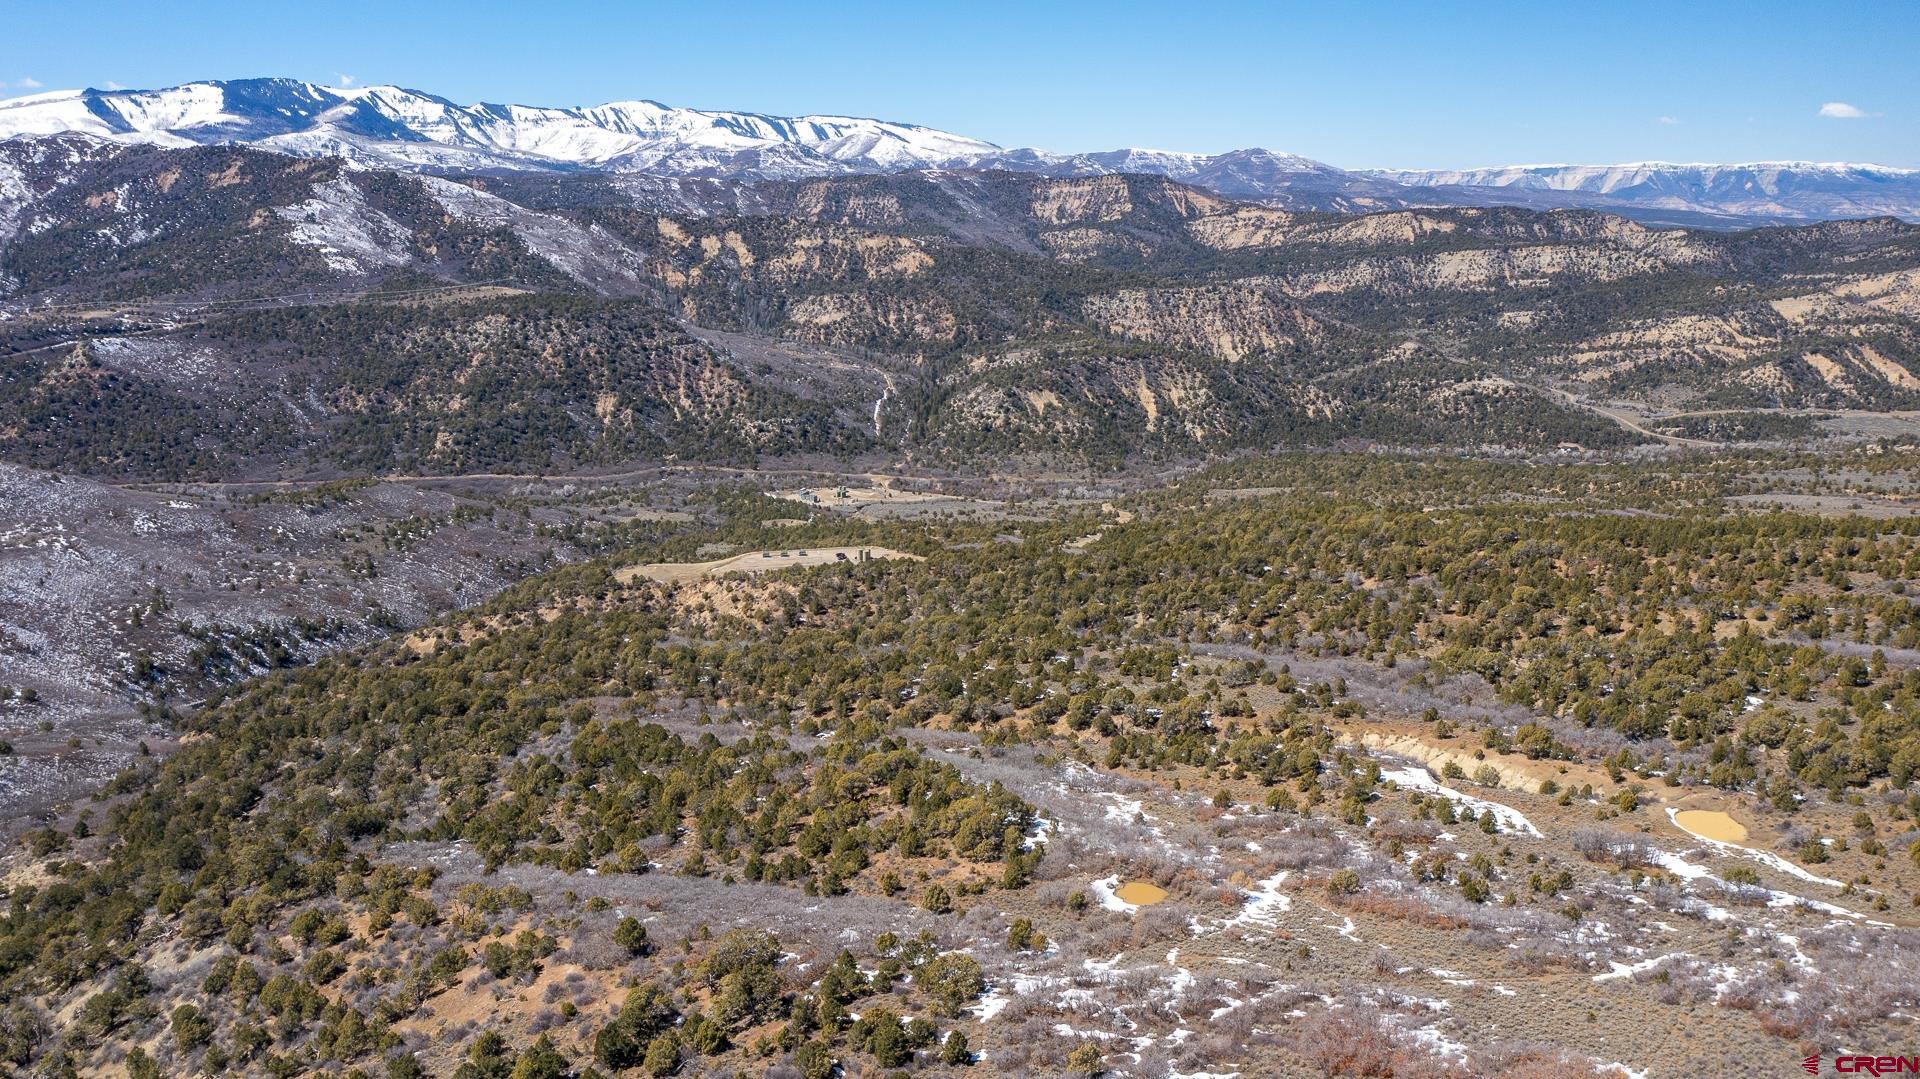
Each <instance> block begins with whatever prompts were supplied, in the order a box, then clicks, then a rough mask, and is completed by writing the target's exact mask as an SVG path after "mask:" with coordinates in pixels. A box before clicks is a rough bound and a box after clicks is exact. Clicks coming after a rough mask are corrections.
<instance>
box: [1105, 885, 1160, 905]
mask: <svg viewBox="0 0 1920 1079" xmlns="http://www.w3.org/2000/svg"><path fill="white" fill-rule="evenodd" d="M1113 894H1114V897H1115V898H1116V899H1118V900H1120V902H1122V903H1130V904H1132V905H1133V906H1136V907H1150V906H1152V905H1154V904H1155V903H1158V902H1160V901H1161V900H1163V899H1165V898H1166V897H1167V890H1166V889H1165V888H1162V887H1160V886H1159V885H1157V884H1148V883H1147V882H1146V881H1144V880H1130V881H1128V882H1126V883H1125V884H1122V885H1121V886H1120V887H1118V888H1115V889H1114V890H1113Z"/></svg>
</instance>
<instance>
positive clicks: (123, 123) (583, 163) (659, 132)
mask: <svg viewBox="0 0 1920 1079" xmlns="http://www.w3.org/2000/svg"><path fill="white" fill-rule="evenodd" d="M67 131H70V132H80V133H83V134H88V135H93V136H96V137H99V138H104V139H111V140H114V141H118V142H145V143H157V144H160V145H167V146H183V145H191V144H195V143H224V142H244V143H249V144H252V145H255V146H259V147H262V148H264V149H272V150H279V151H282V152H285V153H292V154H304V155H322V154H329V155H332V154H337V155H340V156H344V157H347V158H349V159H352V160H358V161H361V162H364V163H369V164H383V165H395V166H401V167H410V168H436V169H542V170H547V169H582V168H587V169H604V170H609V171H618V172H664V173H672V174H677V175H730V176H766V175H771V176H779V175H821V174H826V175H831V174H836V173H847V172H872V171H887V172H891V171H897V170H901V169H913V168H927V167H931V166H938V165H945V164H948V163H951V162H953V161H955V160H961V159H967V158H976V157H982V156H986V155H989V154H992V153H995V152H997V151H998V150H999V147H997V146H995V145H993V144H992V143H988V142H982V141H980V140H979V139H970V138H966V137H964V136H960V135H951V134H948V133H946V132H944V131H935V130H933V129H932V128H926V127H918V126H915V125H913V124H894V123H886V122H883V121H879V120H867V119H861V118H857V117H848V116H801V117H794V118H786V117H778V116H762V115H759V114H756V113H743V112H705V111H701V110H696V109H676V108H670V107H668V106H665V105H661V104H658V103H656V102H652V101H616V102H610V103H607V104H604V105H597V106H594V107H592V108H573V109H560V108H534V107H529V106H525V105H492V104H479V105H459V104H456V103H454V102H452V101H449V100H447V99H446V98H442V97H436V96H434V95H432V94H426V93H421V92H419V91H416V90H406V89H401V88H400V87H396V86H368V87H355V88H341V87H331V86H316V85H314V84H312V83H304V82H295V81H293V80H289V79H241V80H236V81H232V82H200V83H189V84H187V85H185V86H176V87H173V88H171V89H166V90H68V91H58V92H53V93H42V94H34V95H31V96H28V97H22V98H14V99H12V100H7V101H0V138H7V137H9V136H15V135H45V134H53V133H56V132H67Z"/></svg>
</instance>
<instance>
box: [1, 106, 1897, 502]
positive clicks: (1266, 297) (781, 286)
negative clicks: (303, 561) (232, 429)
mask: <svg viewBox="0 0 1920 1079" xmlns="http://www.w3.org/2000/svg"><path fill="white" fill-rule="evenodd" d="M7 145H8V147H9V151H8V154H7V156H6V158H5V160H6V161H7V162H8V163H9V168H10V170H11V171H9V172H7V173H6V174H5V175H6V176H7V177H8V180H7V182H6V184H5V190H6V191H7V192H9V194H8V195H7V198H8V199H9V201H8V203H7V206H8V207H9V210H8V214H9V220H10V221H12V222H13V232H12V234H11V235H10V236H9V237H8V238H7V239H6V240H5V241H4V243H0V273H4V278H0V289H4V291H5V295H6V297H7V299H6V304H7V310H8V312H9V314H10V315H11V322H10V324H9V325H8V327H7V330H6V333H7V335H8V338H9V340H10V341H11V342H13V343H14V345H15V346H16V347H32V346H34V345H36V344H42V343H47V342H50V341H55V340H60V339H61V338H60V334H61V333H62V332H65V331H63V330H62V327H66V328H67V329H68V330H71V329H72V328H73V327H74V326H76V325H91V326H92V327H93V328H94V329H95V330H96V332H97V331H98V329H99V328H100V324H101V323H102V322H103V320H104V322H105V323H106V328H109V329H111V330H113V331H114V332H115V333H117V334H120V335H121V336H126V335H127V334H129V333H131V334H133V335H135V336H134V337H129V338H128V339H129V340H135V339H138V340H141V341H143V342H151V343H142V344H140V345H138V346H137V347H133V348H131V349H129V350H123V351H122V352H120V353H111V350H109V353H101V352H100V351H99V350H98V349H95V350H92V351H90V352H86V353H84V355H83V356H82V357H81V358H82V359H85V361H86V362H85V363H82V362H80V360H79V359H76V358H75V356H73V355H68V354H62V353H59V352H53V353H47V354H35V358H34V359H33V360H32V361H31V363H30V364H29V365H28V366H27V367H26V368H24V369H23V370H25V371H26V372H27V377H25V378H22V379H19V380H16V381H15V382H14V383H12V384H10V385H11V388H10V389H9V390H8V391H7V392H6V393H5V394H0V398H4V401H0V404H3V405H4V407H5V408H6V409H8V410H9V411H8V412H7V413H6V416H5V417H4V418H5V419H6V420H7V424H8V426H7V429H8V430H10V431H12V432H13V434H12V435H11V436H10V437H13V438H15V439H16V440H17V441H16V445H17V447H19V448H18V452H20V453H28V454H32V453H38V452H39V451H38V450H31V449H30V448H29V443H30V442H31V439H30V438H29V437H28V436H27V435H25V434H23V433H22V432H26V431H29V430H31V429H33V425H34V424H36V423H40V422H42V421H44V420H46V419H48V418H49V417H51V416H52V415H54V414H55V413H57V412H59V411H60V410H61V409H66V408H72V407H77V406H76V404H75V402H77V401H79V400H81V398H82V397H84V396H88V395H92V396H93V397H94V398H97V399H98V400H99V401H101V402H103V403H104V407H105V410H106V411H105V413H104V414H106V415H115V416H120V417H122V418H123V419H124V418H128V417H141V418H142V419H141V420H140V422H141V423H148V422H157V423H161V424H162V425H163V426H164V425H165V424H166V423H169V422H174V421H168V420H162V419H155V417H162V416H175V417H180V418H179V419H178V421H177V423H176V424H175V425H176V426H177V427H179V430H178V431H175V432H173V435H174V436H177V437H174V438H172V439H171V441H169V440H163V441H164V442H168V443H169V444H172V443H173V442H177V441H178V439H179V438H184V439H186V443H190V444H193V445H195V446H197V447H199V448H198V449H197V450H196V451H195V452H194V453H185V452H183V451H180V450H178V449H167V448H164V447H161V448H156V447H154V446H148V447H146V448H144V449H140V450H137V451H136V450H135V449H132V448H129V447H127V446H124V445H119V444H118V443H112V444H111V445H109V446H108V447H107V448H105V449H103V450H102V451H101V452H100V453H96V454H95V455H94V457H93V458H91V459H92V460H95V461H96V462H100V461H110V462H114V464H113V465H112V467H113V468H116V469H125V468H136V469H137V467H138V462H139V461H140V460H143V459H145V458H147V457H152V458H153V459H154V460H160V461H167V462H172V464H169V465H167V466H165V467H176V466H179V467H185V466H181V465H180V462H181V461H183V460H191V461H196V462H199V463H198V464H195V465H193V466H192V467H211V466H209V465H207V464H206V462H207V461H208V460H213V459H215V458H218V457H219V453H220V450H221V444H222V443H227V442H233V443H237V442H239V441H242V440H241V439H239V438H238V436H237V435H233V434H226V435H223V434H221V431H222V430H223V429H224V426H225V425H233V424H240V421H241V417H254V419H253V420H250V421H248V422H247V423H246V424H242V425H241V427H242V429H245V430H247V431H250V432H253V434H251V435H249V436H248V439H249V440H250V441H247V445H249V446H252V447H255V449H252V450H248V451H247V452H248V453H250V454H251V453H254V452H255V450H259V449H260V448H261V447H268V448H272V449H271V452H267V450H260V452H266V453H267V456H268V457H269V458H271V457H272V455H273V454H274V453H279V454H281V459H283V460H284V461H287V462H292V461H295V460H297V459H299V456H300V454H302V453H305V452H307V450H306V449H305V448H304V447H306V446H308V445H309V444H310V443H313V442H314V440H317V439H319V438H320V437H321V434H322V433H323V432H337V431H340V430H349V431H356V432H359V433H360V436H363V437H359V438H358V441H355V440H354V439H349V443H351V444H352V445H353V446H357V447H359V448H358V449H351V450H349V451H347V458H342V460H345V459H349V458H352V455H353V454H354V453H358V452H361V450H362V449H364V448H365V447H366V446H371V445H373V444H374V443H375V442H376V441H377V440H378V439H380V438H387V439H392V440H395V441H396V444H397V445H401V446H403V447H404V448H403V449H401V450H398V451H395V452H397V453H400V454H401V455H402V457H404V459H405V461H407V462H408V463H409V464H410V465H418V466H419V467H426V468H445V469H454V468H462V467H469V466H474V465H476V464H477V463H479V462H482V461H498V460H511V461H517V462H520V463H522V464H529V465H531V464H533V463H534V462H533V461H532V460H531V459H530V458H527V457H524V456H522V453H523V450H524V447H526V446H530V445H533V444H535V443H537V442H538V441H539V440H540V439H542V438H546V439H549V440H552V441H553V443H554V445H557V446H560V447H562V449H561V450H559V451H558V456H557V457H552V458H549V462H550V463H551V462H552V461H555V460H559V461H575V462H578V461H603V460H613V459H616V458H618V457H620V456H622V455H635V454H639V455H646V454H663V453H685V452H694V453H705V454H711V455H722V456H725V455H740V454H747V455H754V454H767V453H772V454H783V453H796V452H816V451H826V452H849V451H856V450H859V449H860V448H862V447H867V446H872V445H874V444H873V442H872V439H873V434H872V432H873V431H874V430H875V429H880V430H882V431H884V432H886V434H885V436H884V438H883V439H882V444H881V446H880V447H879V448H884V449H886V450H887V451H889V452H908V453H920V454H925V453H931V454H936V455H945V456H968V455H971V456H980V455H987V456H991V455H994V454H999V453H1044V454H1054V455H1067V456H1079V457H1087V458H1098V459H1103V460H1112V459H1120V458H1124V457H1127V456H1129V455H1131V454H1137V453H1152V454H1193V453H1211V452H1215V451H1220V450H1226V449H1232V448H1234V447H1239V446H1263V445H1272V444H1296V443H1303V442H1304V443H1312V442H1323V441H1329V440H1333V439H1337V438H1340V437H1345V436H1349V435H1357V436H1362V437H1369V438H1382V439H1386V440H1391V441H1400V442H1410V443H1419V444H1432V443H1474V444H1477V443H1480V442H1489V441H1491V442H1501V441H1508V440H1512V441H1518V442H1521V443H1528V444H1538V443H1542V442H1545V443H1555V442H1563V441H1571V442H1581V443H1583V444H1595V443H1606V442H1614V441H1620V440H1633V439H1635V438H1640V437H1644V435H1642V434H1640V433H1637V432H1634V431H1633V430H1631V429H1630V428H1623V427H1621V426H1618V425H1615V424H1613V423H1611V422H1609V421H1607V420H1605V419H1604V418H1602V417H1600V416H1598V415H1596V414H1593V413H1590V412H1587V411H1582V410H1581V409H1579V408H1576V407H1571V406H1570V405H1569V404H1568V402H1567V399H1566V398H1565V397H1564V396H1563V395H1562V393H1561V391H1570V392H1573V393H1575V394H1576V395H1587V396H1592V397H1596V398H1598V397H1624V398H1625V399H1629V400H1634V399H1638V400H1642V401H1644V402H1646V403H1648V404H1650V405H1657V406H1660V407H1665V408H1690V409H1709V410H1711V409H1736V408H1756V407H1760V408H1781V407H1788V408H1791V407H1821V408H1828V407H1865V408H1894V407H1910V406H1913V405H1916V404H1920V337H1917V336H1916V324H1917V323H1916V319H1917V318H1920V312H1917V311H1916V299H1915V296H1916V285H1915V280H1916V273H1917V272H1920V270H1917V269H1916V268H1920V229H1916V228H1914V227H1912V226H1907V225H1902V224H1900V223H1897V222H1892V221H1878V222H1856V223H1832V224H1826V225H1819V226H1813V227H1809V228H1806V229H1787V230H1778V229H1776V230H1763V231H1757V232H1749V233H1712V232H1690V231H1687V230H1655V229H1649V228H1646V227H1644V226H1641V225H1637V224H1635V223H1633V222H1630V221H1627V220H1624V219H1621V218H1618V217H1612V216H1609V215H1606V214H1600V213H1594V212H1590V211H1558V212H1553V213H1537V212H1533V211H1527V210H1516V209H1441V210H1395V211H1390V212H1385V213H1377V214H1363V215H1354V214H1327V213H1300V212H1294V211H1287V210H1280V209H1276V208H1273V207H1268V206H1254V205H1249V204H1245V203H1237V202H1233V201H1230V200H1226V199H1222V198H1220V197H1218V196H1216V195H1214V194H1211V193H1209V192H1205V191H1201V190H1197V189H1194V188H1191V187H1187V186H1184V185H1181V184H1178V183H1175V182H1173V181H1170V180H1167V179H1163V178H1156V177H1146V176H1111V175H1095V176H1065V177H1044V176H1032V175H1011V174H1007V173H991V172H989V173H973V172H958V173H905V174H901V175H892V176H861V177H851V178H846V179H835V180H809V181H805V182H779V183H769V184H761V185H710V186H691V187H680V188H677V189H675V190H673V191H672V192H663V190H662V189H660V188H658V187H655V186H649V185H639V186H635V185H633V184H628V183H625V182H614V181H611V180H606V179H596V178H575V177H562V178H554V179H551V180H549V181H544V182H536V181H535V180H533V179H531V178H529V177H526V176H514V177H480V176H474V177H463V178H455V179H449V178H443V177H435V176H420V175H415V174H410V173H396V172H387V171H382V170H369V169H346V168H343V167H342V166H341V165H340V164H339V163H338V162H335V161H329V160H325V159H307V158H294V157H287V156H284V155H276V154H269V153H263V152H261V151H257V150H251V149H245V148H239V147H230V146H203V147H190V148H185V149H175V150H165V149H153V148H144V147H132V148H121V149H115V150H112V151H99V150H98V148H97V147H95V146H93V145H92V144H86V143H74V142H70V141H68V142H55V143H50V144H47V145H45V146H41V147H40V148H39V149H38V150H37V151H36V153H37V155H38V156H35V155H31V154H23V153H22V151H21V145H23V144H11V143H10V144H7ZM36 145H37V144H36ZM448 290H453V291H448ZM517 293H532V294H535V298H532V299H529V298H518V299H516V298H514V295H513V294H517ZM592 294H598V295H599V296H600V297H601V299H598V300H594V301H591V302H588V301H586V300H568V301H566V302H560V298H562V297H566V296H576V297H584V296H589V295H592ZM444 299H451V300H456V301H459V302H454V303H444V302H441V301H442V300H444ZM316 304H318V305H320V306H319V307H317V308H316V307H315V306H314V305H316ZM49 305H52V306H49ZM286 308H290V309H294V310H300V311H307V312H314V311H326V312H333V313H334V314H330V315H328V316H327V317H321V316H320V315H318V314H309V315H307V316H303V317H300V318H295V317H294V316H293V315H291V314H289V313H284V312H283V311H282V309H286ZM628 309H631V310H632V312H635V313H634V314H628V313H626V312H627V311H628ZM89 312H90V313H89ZM342 312H345V313H347V314H342ZM368 312H376V313H377V317H376V315H375V314H370V313H368ZM654 312H664V313H665V315H666V316H667V317H664V318H663V317H661V316H660V315H658V314H654ZM348 314H352V317H348ZM336 316H337V317H336ZM403 316H404V317H403ZM642 316H644V317H642ZM672 319H679V320H682V321H683V322H684V323H685V324H690V325H692V326H697V327H707V328H711V329H715V330H722V331H726V332H728V333H731V334H735V335H739V336H738V337H737V338H736V339H737V340H741V341H753V342H758V344H755V345H753V346H752V347H751V348H750V349H748V350H747V351H748V352H751V353H752V354H753V355H755V356H757V357H759V359H757V360H752V361H749V360H746V359H743V358H741V357H740V356H730V355H728V354H725V353H722V352H714V351H712V350H710V349H708V348H707V346H704V345H701V344H700V343H698V342H697V341H694V340H693V339H692V338H688V337H686V336H685V335H684V334H682V335H680V337H678V338H675V336H674V334H675V333H676V332H678V331H675V330H674V329H673V328H672ZM89 320H91V321H89ZM169 326H172V327H173V328H171V329H170V328H169ZM196 335H197V336H196ZM370 341H375V342H379V347H378V348H377V349H371V350H370V346H369V342H370ZM169 348H172V349H174V350H175V353H177V355H178V357H180V358H178V359H175V360H171V361H170V360H166V359H164V358H162V355H163V353H164V354H166V355H173V354H174V353H165V350H166V349H169ZM141 349H150V350H159V351H156V352H155V353H154V355H153V356H151V357H148V358H147V359H143V360H141V362H140V363H139V364H135V365H133V366H129V367H124V368H120V369H114V368H113V367H112V363H113V362H119V360H122V359H124V358H125V357H127V356H132V355H135V354H137V353H139V352H140V350H141ZM807 349H812V350H815V351H813V352H811V353H807V354H808V355H810V356H813V357H815V358H814V359H811V360H808V361H806V362H805V363H802V362H800V361H798V360H795V359H793V357H794V356H797V355H800V354H801V352H802V351H804V350H807ZM820 350H825V351H824V352H822V351H820ZM63 355H64V358H62V357H63ZM823 355H824V356H831V357H832V360H831V363H830V364H828V365H827V366H824V367H823V366H821V361H820V360H819V357H821V356H823ZM208 356H211V357H212V358H211V359H210V360H206V357H208ZM186 357H201V359H199V360H194V361H193V362H192V363H189V362H188V361H187V359H186ZM202 360H205V362H202ZM170 363H171V364H174V365H175V368H174V369H169V364H170ZM209 363H210V364H211V366H210V367H209V366H207V364H209ZM195 364H198V365H199V366H195ZM76 365H77V366H76ZM102 365H105V366H102ZM302 367H306V368H308V369H307V370H306V373H305V376H304V379H303V380H301V381H298V382H297V384H296V382H292V381H288V380H289V379H290V378H291V377H292V376H291V373H292V372H293V371H295V370H296V369H297V368H302ZM162 372H164V373H165V374H166V377H165V378H163V377H161V373H162ZM168 379H172V381H168ZM475 379H479V380H480V382H479V383H474V382H473V380H475ZM196 380H198V381H196ZM330 380H331V381H330ZM82 382H85V383H86V384H87V385H88V386H90V387H92V388H90V389H88V390H87V391H86V393H85V394H82V393H81V391H80V389H78V388H77V387H79V386H80V385H81V383H82ZM236 385H238V386H245V387H255V388H258V389H259V390H260V392H258V393H251V394H250V395H248V396H246V397H245V400H244V401H243V402H242V403H240V404H233V405H227V404H222V403H221V402H222V401H223V400H224V398H223V396H222V394H223V392H225V391H226V390H228V389H229V388H231V387H232V386H236ZM475 385H479V386H483V387H484V388H485V389H486V392H485V393H481V394H476V393H475V392H473V387H474V386H475ZM1556 387H1557V388H1556ZM316 394H317V395H318V396H314V395H316ZM281 400H285V401H287V402H290V403H289V404H288V405H286V406H285V407H282V406H280V405H276V404H274V402H276V401H281ZM189 402H190V403H191V404H189ZM308 404H311V405H312V406H313V408H314V409H317V411H312V410H307V405H308ZM193 416H198V417H199V418H198V419H192V418H191V417H193ZM322 416H324V417H325V418H324V419H321V418H319V417H322ZM502 431H504V432H510V433H513V434H511V436H510V437H509V436H508V435H503V434H502V433H501V432H502ZM102 437H104V435H103V436H102ZM18 440H25V441H18ZM109 442H111V440H109ZM274 447H277V448H274ZM208 454H212V455H213V456H212V457H209V456H208ZM289 455H291V456H289ZM33 459H34V460H36V461H39V460H40V458H38V457H35V458H33ZM42 463H44V462H42ZM389 463H392V462H389ZM102 467H105V466H104V465H102ZM155 467H161V466H158V465H156V466H155Z"/></svg>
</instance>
